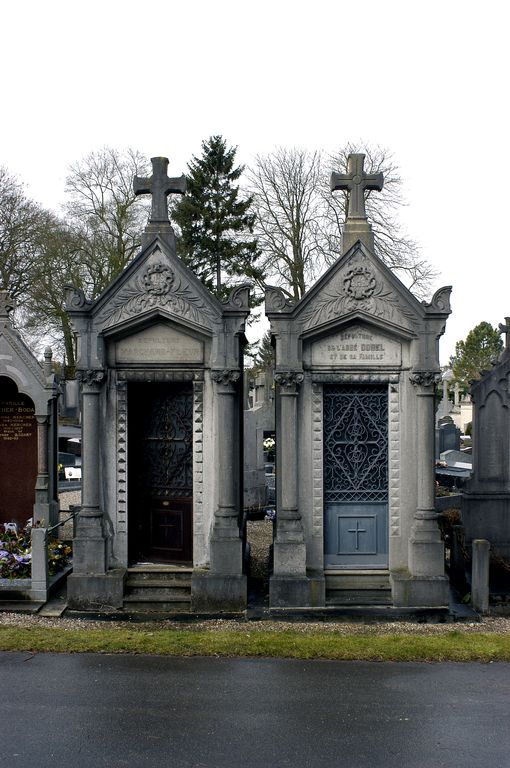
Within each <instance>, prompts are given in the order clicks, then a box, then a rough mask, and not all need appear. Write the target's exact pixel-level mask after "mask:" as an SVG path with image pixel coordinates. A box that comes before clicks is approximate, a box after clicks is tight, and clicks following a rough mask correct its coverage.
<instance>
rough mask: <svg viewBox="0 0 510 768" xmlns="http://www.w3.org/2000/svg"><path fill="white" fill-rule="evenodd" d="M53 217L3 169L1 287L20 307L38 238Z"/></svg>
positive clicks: (0, 193) (0, 178)
mask: <svg viewBox="0 0 510 768" xmlns="http://www.w3.org/2000/svg"><path fill="white" fill-rule="evenodd" d="M49 215H50V214H48V213H47V212H46V211H45V210H43V209H42V208H41V207H40V206H38V205H37V204H36V203H34V202H33V201H32V200H29V199H28V198H27V197H26V195H25V192H24V189H23V185H22V184H21V182H20V181H19V180H18V179H17V178H16V177H15V176H13V175H12V174H10V173H9V172H8V171H7V169H6V168H4V167H0V288H2V289H4V290H7V291H9V294H10V296H11V298H12V299H15V300H16V303H17V305H18V306H20V305H22V304H23V303H24V302H25V301H26V297H27V288H28V287H29V285H30V282H31V279H32V278H31V273H32V269H33V266H34V264H35V263H36V262H37V259H38V256H39V250H38V235H39V232H40V230H41V228H43V227H44V226H45V224H46V222H47V219H48V217H49Z"/></svg>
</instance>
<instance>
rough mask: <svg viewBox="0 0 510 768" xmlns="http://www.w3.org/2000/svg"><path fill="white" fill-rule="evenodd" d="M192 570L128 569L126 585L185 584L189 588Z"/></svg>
mask: <svg viewBox="0 0 510 768" xmlns="http://www.w3.org/2000/svg"><path fill="white" fill-rule="evenodd" d="M192 573H193V569H192V568H177V569H176V568H168V567H159V568H143V569H142V568H140V567H136V568H128V574H127V580H126V584H127V585H129V584H131V583H132V582H137V583H139V582H143V581H147V582H159V583H171V584H181V583H182V584H186V585H189V586H191V575H192Z"/></svg>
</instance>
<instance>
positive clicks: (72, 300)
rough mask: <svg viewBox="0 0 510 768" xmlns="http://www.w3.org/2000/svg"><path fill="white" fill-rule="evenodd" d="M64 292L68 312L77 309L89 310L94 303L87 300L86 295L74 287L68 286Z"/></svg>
mask: <svg viewBox="0 0 510 768" xmlns="http://www.w3.org/2000/svg"><path fill="white" fill-rule="evenodd" d="M64 292H65V297H66V309H67V310H70V311H72V310H77V309H87V308H88V307H90V305H91V303H92V302H91V301H89V300H88V299H86V298H85V294H84V293H83V291H82V290H81V288H75V287H74V286H72V285H66V287H65V288H64Z"/></svg>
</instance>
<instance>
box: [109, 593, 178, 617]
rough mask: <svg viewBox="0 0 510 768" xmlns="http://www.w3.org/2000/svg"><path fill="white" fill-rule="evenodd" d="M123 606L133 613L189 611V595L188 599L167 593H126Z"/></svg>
mask: <svg viewBox="0 0 510 768" xmlns="http://www.w3.org/2000/svg"><path fill="white" fill-rule="evenodd" d="M123 607H124V610H125V611H127V612H133V613H189V612H190V610H191V595H190V597H189V598H188V599H186V598H184V597H182V596H181V597H178V596H175V597H171V596H168V595H161V596H159V597H158V596H157V595H156V596H154V595H126V596H125V597H124V606H123Z"/></svg>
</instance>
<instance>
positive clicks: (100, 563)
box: [67, 369, 126, 609]
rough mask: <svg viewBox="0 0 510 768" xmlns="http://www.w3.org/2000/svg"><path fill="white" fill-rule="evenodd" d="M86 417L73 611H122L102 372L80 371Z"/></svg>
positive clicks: (70, 586) (70, 593) (70, 597)
mask: <svg viewBox="0 0 510 768" xmlns="http://www.w3.org/2000/svg"><path fill="white" fill-rule="evenodd" d="M77 378H78V379H79V381H80V382H81V394H82V398H81V414H82V504H81V509H80V512H79V514H78V517H77V519H76V524H75V536H74V540H73V573H72V574H71V575H70V576H69V578H68V580H67V602H68V605H69V607H70V608H78V609H80V608H83V609H90V608H106V607H107V608H121V607H122V605H123V598H124V579H125V575H126V571H125V569H124V568H114V569H108V559H107V554H106V553H107V548H106V544H107V536H106V528H105V525H104V520H103V517H104V515H103V510H102V509H101V506H100V498H99V488H100V484H99V482H100V477H101V466H100V455H99V445H100V436H101V422H100V411H99V405H100V395H101V386H102V384H103V382H104V379H105V374H104V372H103V371H102V370H95V369H93V370H88V371H79V372H78V374H77Z"/></svg>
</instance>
